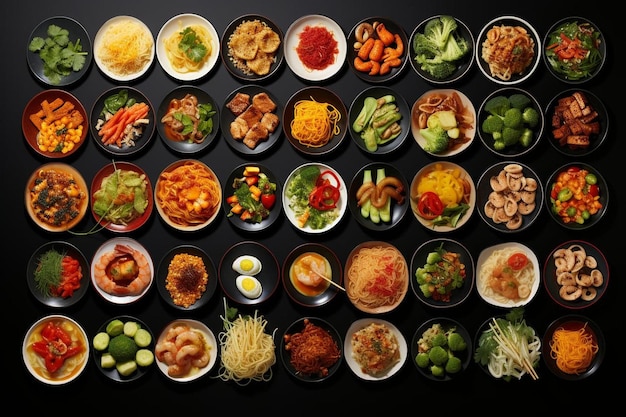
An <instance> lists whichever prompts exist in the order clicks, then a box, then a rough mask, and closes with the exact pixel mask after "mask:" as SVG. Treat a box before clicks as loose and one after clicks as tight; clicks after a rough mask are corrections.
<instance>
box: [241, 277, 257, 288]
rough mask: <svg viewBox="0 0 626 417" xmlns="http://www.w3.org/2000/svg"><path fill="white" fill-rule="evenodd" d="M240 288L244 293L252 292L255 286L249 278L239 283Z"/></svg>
mask: <svg viewBox="0 0 626 417" xmlns="http://www.w3.org/2000/svg"><path fill="white" fill-rule="evenodd" d="M241 286H242V287H243V289H244V290H245V291H252V290H253V289H254V288H255V287H256V284H255V282H254V280H252V279H250V278H244V279H243V280H242V281H241Z"/></svg>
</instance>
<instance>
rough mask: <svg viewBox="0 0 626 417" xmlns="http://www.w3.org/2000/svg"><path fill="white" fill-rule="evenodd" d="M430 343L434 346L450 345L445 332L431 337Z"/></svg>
mask: <svg viewBox="0 0 626 417" xmlns="http://www.w3.org/2000/svg"><path fill="white" fill-rule="evenodd" d="M430 344H431V345H432V346H433V347H434V346H441V347H446V346H447V345H448V338H447V337H446V335H445V334H444V333H437V334H436V335H434V336H433V338H432V339H430Z"/></svg>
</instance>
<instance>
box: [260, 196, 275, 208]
mask: <svg viewBox="0 0 626 417" xmlns="http://www.w3.org/2000/svg"><path fill="white" fill-rule="evenodd" d="M275 202H276V194H261V204H263V207H265V208H266V209H268V210H269V209H271V208H272V207H273V206H274V203H275Z"/></svg>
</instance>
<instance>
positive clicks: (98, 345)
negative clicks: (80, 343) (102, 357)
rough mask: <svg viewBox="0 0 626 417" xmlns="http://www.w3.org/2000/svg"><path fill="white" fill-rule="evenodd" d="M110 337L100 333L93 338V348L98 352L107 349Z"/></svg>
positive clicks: (105, 333)
mask: <svg viewBox="0 0 626 417" xmlns="http://www.w3.org/2000/svg"><path fill="white" fill-rule="evenodd" d="M110 340H111V336H109V334H108V333H107V332H100V333H98V334H96V335H95V336H94V337H93V348H94V349H95V350H98V351H100V352H102V351H104V350H106V349H107V348H108V347H109V341H110Z"/></svg>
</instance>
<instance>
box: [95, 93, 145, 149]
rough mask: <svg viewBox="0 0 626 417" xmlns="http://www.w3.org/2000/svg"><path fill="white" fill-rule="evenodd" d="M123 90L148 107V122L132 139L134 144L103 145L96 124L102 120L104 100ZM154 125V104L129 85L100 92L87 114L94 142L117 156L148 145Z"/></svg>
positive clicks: (130, 97) (129, 97)
mask: <svg viewBox="0 0 626 417" xmlns="http://www.w3.org/2000/svg"><path fill="white" fill-rule="evenodd" d="M123 90H126V91H127V92H128V99H129V100H134V101H136V102H138V103H141V102H144V103H146V104H147V105H148V106H149V107H150V110H149V112H148V116H146V118H147V119H148V123H147V125H145V126H144V127H143V131H142V133H141V135H140V136H139V137H137V138H136V139H135V140H134V145H127V144H122V146H117V145H116V144H110V145H105V144H104V143H102V140H101V137H100V136H99V135H98V131H99V128H97V127H96V126H98V125H99V120H104V119H103V116H102V112H103V110H104V103H105V100H106V99H107V98H109V97H111V96H113V95H115V94H119V93H121V92H122V91H123ZM155 125H156V115H155V112H154V106H153V105H152V103H151V102H150V100H149V99H148V97H147V96H146V95H145V94H144V93H142V92H141V91H139V90H137V89H136V88H134V87H129V86H118V87H113V88H110V89H109V90H107V91H105V92H104V93H102V94H101V95H100V96H99V97H98V98H97V100H96V102H95V103H94V105H93V107H92V108H91V113H90V115H89V126H90V128H91V136H92V137H93V139H94V142H95V143H96V144H97V145H98V147H100V148H101V149H102V150H104V151H105V152H107V153H109V154H111V155H115V156H119V157H125V156H130V155H134V154H136V153H138V152H140V151H141V150H143V149H144V148H145V147H146V146H147V145H148V143H150V141H151V140H152V137H153V136H154V131H155V130H156V126H155Z"/></svg>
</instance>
